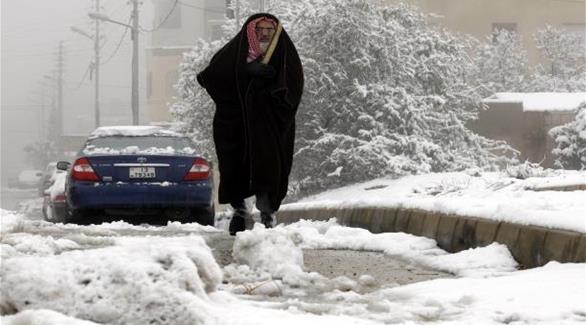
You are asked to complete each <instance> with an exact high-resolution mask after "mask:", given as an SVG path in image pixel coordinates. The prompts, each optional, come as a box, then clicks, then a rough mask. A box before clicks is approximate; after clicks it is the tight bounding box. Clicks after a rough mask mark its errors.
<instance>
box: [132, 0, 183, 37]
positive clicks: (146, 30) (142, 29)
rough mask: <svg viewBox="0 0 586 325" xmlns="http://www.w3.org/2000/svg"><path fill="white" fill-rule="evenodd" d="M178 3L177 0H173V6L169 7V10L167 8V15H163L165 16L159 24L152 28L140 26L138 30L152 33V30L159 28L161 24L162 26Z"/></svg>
mask: <svg viewBox="0 0 586 325" xmlns="http://www.w3.org/2000/svg"><path fill="white" fill-rule="evenodd" d="M178 3H179V0H175V2H174V3H173V7H172V8H171V10H169V12H168V13H167V15H166V16H165V18H163V20H162V21H161V22H160V23H159V25H158V26H157V27H155V28H153V29H144V28H142V27H140V30H141V31H143V32H146V33H152V32H154V31H156V30H157V29H159V28H161V26H163V24H164V23H165V22H166V21H167V19H169V17H171V14H172V13H173V11H175V8H177V4H178Z"/></svg>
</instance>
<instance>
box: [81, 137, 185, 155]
mask: <svg viewBox="0 0 586 325" xmlns="http://www.w3.org/2000/svg"><path fill="white" fill-rule="evenodd" d="M195 151H196V150H195V148H194V144H193V142H192V141H190V140H189V139H188V138H184V137H169V136H132V137H129V136H111V137H100V138H94V139H90V140H88V141H87V143H86V145H85V147H84V148H83V150H82V153H83V154H85V155H97V154H113V155H115V154H167V155H174V154H180V155H181V154H183V155H192V154H194V153H195Z"/></svg>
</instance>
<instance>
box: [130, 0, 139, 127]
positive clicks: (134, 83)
mask: <svg viewBox="0 0 586 325" xmlns="http://www.w3.org/2000/svg"><path fill="white" fill-rule="evenodd" d="M131 30H132V100H131V103H132V124H133V125H138V0H132V28H131Z"/></svg>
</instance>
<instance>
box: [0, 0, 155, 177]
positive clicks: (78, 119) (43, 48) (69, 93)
mask: <svg viewBox="0 0 586 325" xmlns="http://www.w3.org/2000/svg"><path fill="white" fill-rule="evenodd" d="M100 2H101V7H102V11H103V12H105V13H107V14H108V15H109V16H110V18H112V19H114V20H118V21H124V22H128V19H129V17H130V12H131V6H130V5H129V4H127V1H126V0H100ZM94 6H95V4H94V1H93V0H2V2H1V7H0V13H1V19H0V21H1V29H0V31H1V34H2V41H1V45H0V46H1V66H0V71H1V93H0V97H1V107H0V119H1V138H2V139H1V147H2V148H1V165H0V169H1V170H2V180H3V181H4V182H5V181H6V180H7V177H10V176H15V175H16V174H17V172H18V171H19V170H21V169H24V168H25V167H26V166H25V165H23V163H25V160H24V152H23V150H22V148H23V147H24V146H25V145H26V144H29V143H31V142H33V141H36V140H38V139H41V137H42V136H43V132H42V129H43V128H42V124H41V122H42V117H43V105H44V106H45V113H44V114H45V115H44V116H45V117H46V116H47V115H48V114H49V112H50V104H51V91H53V90H52V89H53V87H52V86H51V81H50V80H48V79H46V78H44V77H43V76H44V75H52V74H54V73H55V71H56V58H57V56H56V53H57V49H58V44H59V41H61V40H62V41H64V48H65V55H64V58H65V72H64V82H65V83H64V89H63V94H64V95H63V97H64V100H63V101H64V112H63V116H64V119H63V128H64V133H65V134H87V133H88V132H89V131H91V130H92V129H93V127H94V121H93V116H94V111H93V110H94V82H93V80H90V74H89V73H87V72H88V66H89V64H90V62H91V61H92V59H93V56H94V51H93V42H92V41H91V40H89V39H87V38H85V37H84V36H81V35H79V34H76V33H73V32H72V31H71V30H70V28H71V26H75V27H77V28H80V29H82V30H85V31H86V32H88V33H89V34H93V33H94V31H93V23H92V21H91V20H90V19H89V17H88V16H87V13H88V12H89V11H94ZM151 11H152V9H151V5H150V2H149V1H145V3H144V4H143V5H142V6H141V7H140V13H141V19H140V22H141V26H143V27H145V28H149V27H151V26H152V21H151V20H152V18H151V17H152V13H151ZM124 31H125V28H124V27H122V26H119V25H115V24H110V23H103V24H101V31H100V33H101V34H102V35H104V40H103V42H104V43H103V47H102V50H101V55H100V56H101V60H102V61H105V60H106V59H108V58H109V57H110V56H111V55H112V54H113V53H114V50H115V48H116V46H117V45H118V43H119V41H120V40H121V37H122V35H123V33H124ZM139 38H140V43H139V44H140V45H139V46H140V51H139V53H140V55H141V57H140V62H139V69H140V71H141V75H140V89H141V96H140V98H141V100H143V99H144V89H145V78H144V70H145V60H144V47H145V46H146V45H147V43H148V42H149V34H148V33H141V34H140V36H139ZM131 56H132V44H131V40H130V33H127V34H126V36H125V37H124V40H123V41H122V43H121V46H120V49H119V51H118V52H117V54H116V55H115V56H113V57H112V59H111V60H110V61H109V62H108V63H106V64H104V65H103V66H102V67H101V75H100V78H101V80H100V84H101V87H100V92H101V96H100V102H101V108H102V109H101V112H102V121H103V122H105V123H108V122H109V123H108V124H130V90H131V83H130V76H131V70H130V69H131V66H130V65H131ZM84 77H85V78H84ZM141 107H144V105H142V106H141Z"/></svg>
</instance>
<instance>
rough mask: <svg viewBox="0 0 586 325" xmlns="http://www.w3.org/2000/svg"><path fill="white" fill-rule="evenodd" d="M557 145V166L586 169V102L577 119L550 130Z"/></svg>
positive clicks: (580, 108)
mask: <svg viewBox="0 0 586 325" xmlns="http://www.w3.org/2000/svg"><path fill="white" fill-rule="evenodd" d="M549 134H550V135H551V136H552V137H553V139H554V142H555V145H556V147H555V148H554V149H553V150H552V153H553V154H554V155H556V156H557V157H556V160H555V163H554V165H555V167H557V168H564V169H577V170H585V169H586V104H582V105H581V106H580V107H579V109H578V112H577V114H576V119H575V120H574V121H572V122H570V123H568V124H565V125H561V126H558V127H555V128H553V129H551V130H550V131H549Z"/></svg>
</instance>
